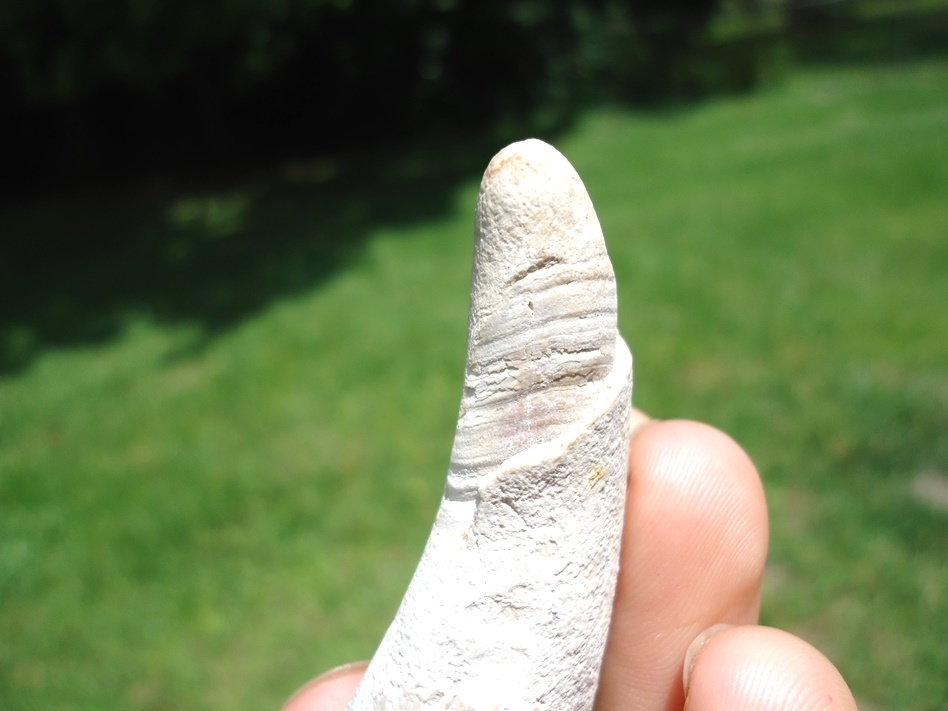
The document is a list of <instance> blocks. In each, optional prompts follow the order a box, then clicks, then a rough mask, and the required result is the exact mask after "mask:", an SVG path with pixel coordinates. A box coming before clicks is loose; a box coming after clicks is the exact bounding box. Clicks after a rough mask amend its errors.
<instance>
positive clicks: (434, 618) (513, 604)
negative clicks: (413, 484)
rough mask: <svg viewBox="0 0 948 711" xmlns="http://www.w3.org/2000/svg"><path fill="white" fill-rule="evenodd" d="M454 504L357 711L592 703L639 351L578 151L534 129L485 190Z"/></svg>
mask: <svg viewBox="0 0 948 711" xmlns="http://www.w3.org/2000/svg"><path fill="white" fill-rule="evenodd" d="M469 319H470V320H469V327H468V351H467V365H466V368H465V374H464V389H463V394H462V398H461V408H460V414H459V417H458V426H457V431H456V434H455V441H454V448H453V451H452V454H451V464H450V468H449V471H448V480H447V485H446V487H445V494H444V499H443V500H442V503H441V508H440V509H439V511H438V515H437V517H436V520H435V523H434V526H433V528H432V531H431V536H430V538H429V539H428V543H427V545H426V547H425V551H424V553H423V555H422V559H421V562H420V563H419V565H418V569H417V570H416V572H415V575H414V577H413V579H412V581H411V584H410V585H409V588H408V591H407V592H406V594H405V597H404V599H403V600H402V604H401V606H400V607H399V610H398V613H397V614H396V617H395V620H394V621H393V622H392V625H391V627H390V628H389V630H388V632H387V633H386V635H385V637H384V639H383V640H382V643H381V645H380V646H379V649H378V651H377V652H376V655H375V657H374V658H373V660H372V662H371V664H370V665H369V668H368V671H367V673H366V676H365V678H364V679H363V681H362V683H361V684H360V686H359V688H358V689H357V691H356V694H355V696H354V697H353V699H352V701H351V702H350V704H349V707H348V708H349V711H368V710H373V711H374V710H377V709H459V710H460V709H463V710H465V711H467V710H476V711H481V710H484V711H489V710H493V709H514V710H519V709H523V710H524V711H526V710H528V709H529V710H531V711H532V710H534V709H549V710H551V711H552V710H553V709H556V710H558V711H561V710H564V709H565V710H572V709H577V710H578V709H591V708H592V706H593V702H594V698H595V692H596V687H597V683H598V677H599V668H600V665H601V662H602V654H603V650H604V648H605V642H606V634H607V631H608V627H609V619H610V614H611V611H612V601H613V597H614V593H615V584H616V577H617V573H618V562H619V538H620V533H621V530H622V516H623V505H624V501H625V486H626V473H627V467H628V440H629V438H628V434H629V422H630V413H631V390H632V357H631V355H630V354H629V350H628V348H627V347H626V345H625V343H624V342H623V341H622V339H621V338H620V337H619V335H618V332H617V329H616V289H615V277H614V275H613V271H612V265H611V264H610V262H609V258H608V255H607V254H606V249H605V243H604V241H603V237H602V231H601V229H600V226H599V221H598V219H597V218H596V214H595V211H594V210H593V206H592V202H591V201H590V199H589V196H588V195H587V193H586V190H585V187H584V186H583V183H582V181H581V180H580V178H579V176H578V175H577V174H576V172H575V171H574V170H573V168H572V166H571V165H570V164H569V162H568V161H567V160H566V159H565V158H564V157H563V156H562V155H561V154H560V153H559V152H557V151H556V150H555V149H554V148H552V147H551V146H548V145H547V144H545V143H543V142H541V141H537V140H529V141H523V142H521V143H515V144H513V145H511V146H509V147H507V148H505V149H504V150H503V151H501V152H500V153H498V154H497V156H495V157H494V159H493V160H492V161H491V163H490V165H489V166H488V168H487V171H486V172H485V174H484V178H483V181H482V183H481V190H480V194H479V196H478V201H477V214H476V241H475V248H474V267H473V274H472V280H471V307H470V316H469Z"/></svg>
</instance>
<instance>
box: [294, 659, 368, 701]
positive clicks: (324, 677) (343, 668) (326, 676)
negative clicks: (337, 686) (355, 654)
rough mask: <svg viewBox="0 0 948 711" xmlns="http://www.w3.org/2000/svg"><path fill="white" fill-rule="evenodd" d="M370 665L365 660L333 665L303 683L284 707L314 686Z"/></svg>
mask: <svg viewBox="0 0 948 711" xmlns="http://www.w3.org/2000/svg"><path fill="white" fill-rule="evenodd" d="M368 666H369V663H368V662H367V661H364V662H349V663H348V664H341V665H340V666H338V667H333V668H332V669H330V670H329V671H324V672H323V673H322V674H320V675H319V676H317V677H316V678H314V679H310V680H309V681H307V682H306V683H305V684H303V685H302V686H301V687H300V688H299V689H297V690H296V691H294V692H293V694H292V695H290V698H288V699H287V700H286V703H284V704H283V708H287V707H289V706H290V705H291V703H292V702H293V700H294V699H296V698H297V697H299V696H300V695H302V694H304V693H306V692H307V691H308V690H309V689H311V688H313V687H314V686H319V685H320V684H325V683H326V682H328V681H332V680H333V679H335V678H336V677H340V676H345V675H347V674H351V673H352V672H356V671H364V670H365V669H366V667H368Z"/></svg>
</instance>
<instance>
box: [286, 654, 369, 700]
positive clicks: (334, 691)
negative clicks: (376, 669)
mask: <svg viewBox="0 0 948 711" xmlns="http://www.w3.org/2000/svg"><path fill="white" fill-rule="evenodd" d="M368 666H369V663H368V662H353V663H352V664H343V665H342V666H340V667H336V668H335V669H330V670H329V671H327V672H324V673H322V674H320V675H319V676H318V677H316V678H315V679H311V680H310V681H308V682H307V683H306V684H304V685H303V686H302V687H300V689H299V690H297V691H296V693H294V694H293V695H292V696H291V697H290V698H289V699H287V701H286V703H285V704H283V706H282V708H281V710H280V711H343V709H345V708H346V705H347V704H348V703H349V700H350V699H351V698H352V695H353V694H354V693H355V690H356V687H357V686H358V685H359V682H360V681H362V677H363V676H364V675H365V670H366V668H367V667H368Z"/></svg>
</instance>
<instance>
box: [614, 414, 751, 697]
mask: <svg viewBox="0 0 948 711" xmlns="http://www.w3.org/2000/svg"><path fill="white" fill-rule="evenodd" d="M629 468H630V479H629V495H628V501H627V503H626V517H625V528H624V531H623V539H622V559H621V564H620V571H619V584H618V588H617V590H616V601H615V605H614V609H613V619H612V625H611V628H610V632H609V641H608V644H607V648H606V655H605V658H604V660H603V670H602V676H601V682H600V689H599V695H598V697H597V703H596V708H597V711H613V710H614V709H623V710H625V709H642V710H652V709H654V710H655V711H659V710H661V711H666V710H668V709H673V708H678V709H680V708H681V706H682V704H683V703H684V690H683V687H682V682H681V679H682V666H683V662H684V658H685V653H686V651H687V650H688V646H689V645H690V644H691V642H692V640H694V639H695V637H697V636H698V634H699V633H700V632H701V631H702V630H705V629H707V628H708V627H710V626H712V625H714V624H717V623H731V624H752V623H754V622H756V621H757V614H758V610H759V605H760V581H761V577H762V575H763V569H764V562H765V559H766V556H767V538H768V527H767V508H766V503H765V500H764V495H763V489H762V487H761V484H760V479H759V477H758V476H757V471H756V470H755V468H754V465H753V464H752V463H751V461H750V459H749V458H748V457H747V455H746V454H745V453H744V451H743V450H742V449H741V448H740V447H739V446H738V445H737V444H736V443H735V442H734V441H733V440H731V439H730V438H729V437H727V436H726V435H724V434H723V433H721V432H720V431H718V430H716V429H714V428H712V427H708V426H707V425H702V424H699V423H695V422H685V421H670V422H657V423H655V422H653V423H650V424H647V425H644V426H643V427H641V428H640V429H638V430H637V431H636V432H635V433H634V436H633V440H632V446H631V451H630V455H629Z"/></svg>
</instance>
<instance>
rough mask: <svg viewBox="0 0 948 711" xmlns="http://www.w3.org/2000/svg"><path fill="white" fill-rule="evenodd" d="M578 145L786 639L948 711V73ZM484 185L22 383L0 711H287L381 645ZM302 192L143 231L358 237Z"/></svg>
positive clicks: (454, 382) (8, 495)
mask: <svg viewBox="0 0 948 711" xmlns="http://www.w3.org/2000/svg"><path fill="white" fill-rule="evenodd" d="M557 143H558V146H559V147H560V148H561V150H563V151H564V152H565V153H566V155H567V156H568V157H569V158H570V159H571V160H572V161H573V162H574V164H575V165H576V167H577V169H578V170H579V172H580V173H581V175H582V176H583V178H584V180H585V182H586V184H587V187H588V188H589V191H590V193H591V195H592V197H593V200H594V202H595V204H596V206H597V209H598V211H599V214H600V218H601V221H602V224H603V227H604V230H605V232H606V236H607V240H608V242H609V247H610V252H611V254H612V256H613V260H614V263H615V267H616V271H617V276H618V280H619V289H620V320H621V329H622V331H623V333H624V334H625V336H626V338H627V340H628V341H629V342H630V345H631V346H632V349H633V352H634V354H635V359H636V361H635V362H636V385H635V401H636V404H637V405H638V406H639V407H642V408H644V409H646V410H647V411H649V412H651V413H652V414H654V415H655V416H658V417H663V418H667V417H675V416H684V417H690V418H696V419H703V420H706V421H709V422H711V423H712V424H715V425H717V426H719V427H721V428H723V429H725V430H726V431H728V432H730V433H731V434H732V435H733V436H734V437H735V438H736V439H737V440H738V441H739V442H740V443H742V444H743V445H744V446H745V447H746V448H747V449H748V450H749V452H750V453H751V455H752V456H753V458H754V459H755V461H756V463H757V464H758V466H759V468H760V470H761V473H762V475H763V477H764V480H765V484H766V486H767V490H768V497H769V500H770V505H771V517H772V526H773V539H772V555H771V563H770V568H769V571H768V575H769V578H768V586H767V592H766V596H765V612H764V620H765V622H766V623H767V624H773V625H779V626H785V627H789V628H790V629H792V630H794V631H796V632H798V633H800V634H803V635H804V636H806V637H807V638H808V639H810V640H811V641H812V642H813V643H815V644H816V645H817V646H819V647H820V648H821V649H823V650H824V651H825V652H826V653H827V654H829V655H830V657H831V658H832V659H833V660H834V661H835V662H836V663H837V664H839V666H840V667H841V668H842V669H843V671H844V673H845V674H846V676H847V678H848V679H849V680H850V682H851V683H852V685H853V687H854V689H855V691H856V693H857V696H859V697H860V699H862V700H864V701H865V702H866V703H867V705H868V706H869V707H870V708H879V709H882V708H900V709H913V710H916V711H921V710H934V709H939V708H943V707H944V705H945V704H946V703H948V681H946V676H945V670H946V669H948V647H946V646H945V644H944V640H945V639H946V638H948V599H946V595H948V593H946V590H948V566H946V565H945V561H946V560H948V511H945V510H944V508H939V504H938V500H937V499H936V498H929V499H926V498H925V496H919V495H918V494H917V492H918V491H919V490H920V489H919V488H918V487H913V482H915V481H916V480H917V479H918V477H919V476H923V475H924V476H929V477H934V479H932V481H935V482H937V481H940V480H942V479H946V478H948V435H946V432H948V319H946V317H945V305H946V304H948V199H946V198H948V65H944V64H928V65H919V66H915V67H903V68H900V69H897V70H896V69H859V70H855V69H842V70H836V71H832V72H821V73H810V74H806V75H803V76H800V77H797V78H795V79H793V80H791V81H790V82H789V83H788V84H787V85H786V86H784V87H781V88H780V89H777V90H773V91H771V92H768V93H765V94H761V95H759V96H756V97H750V98H734V99H721V100H717V101H714V102H710V103H707V104H704V105H700V106H697V107H693V108H690V109H682V110H678V111H669V112H665V113H646V114H634V113H628V112H624V111H605V110H604V111H599V112H594V113H591V114H589V115H588V116H587V117H586V118H585V119H584V120H583V121H582V122H581V124H580V125H579V126H578V127H577V128H576V129H575V130H574V131H572V132H571V133H569V134H568V135H565V136H562V137H560V138H559V139H558V141H557ZM489 158H490V155H489V154H485V155H484V156H483V163H484V164H485V165H486V162H487V160H488V159H489ZM321 189H322V188H321V187H320V186H319V185H318V184H317V185H315V186H314V187H313V188H312V194H313V195H314V196H315V197H314V198H313V199H317V198H318V196H319V194H320V193H319V191H320V190H321ZM387 189H388V188H387V187H386V186H385V185H382V186H370V187H366V188H364V192H362V193H360V192H358V191H359V187H358V185H357V184H356V185H355V186H354V187H351V188H347V190H350V191H352V192H349V193H346V194H345V195H343V196H342V198H340V200H341V202H342V203H343V204H345V205H348V207H346V210H350V208H351V210H350V212H344V211H343V212H341V213H339V214H341V215H343V217H344V216H345V215H352V219H353V220H355V219H357V218H359V215H361V214H362V212H360V210H364V209H368V208H364V207H363V208H360V207H359V206H360V205H366V204H367V205H372V204H374V203H376V202H384V201H386V200H389V199H390V197H389V195H388V193H386V192H385V191H386V190H387ZM426 189H427V188H426V187H425V186H420V187H418V188H417V189H415V190H416V192H412V190H411V189H406V191H405V194H403V195H400V196H399V199H400V200H405V201H411V200H417V201H419V202H420V201H424V200H426V199H427V195H426V193H425V192H424V191H425V190H426ZM476 189H477V178H476V177H475V176H471V178H470V179H468V180H467V181H466V182H464V183H463V184H461V185H460V186H459V187H458V188H457V189H456V191H455V193H454V194H453V196H452V198H451V200H450V204H449V205H447V207H446V208H445V209H442V210H438V211H432V212H431V214H430V215H428V216H424V217H417V218H413V219H392V220H390V221H386V220H376V221H374V222H366V226H365V235H364V241H363V242H361V243H359V244H358V245H355V246H354V247H353V251H352V253H351V255H349V256H348V257H347V259H346V260H342V261H340V262H339V263H338V264H337V265H336V267H335V268H333V269H331V270H328V271H326V272H325V273H323V272H320V276H319V278H318V279H313V280H312V285H311V286H309V287H307V286H306V283H307V281H306V280H307V274H309V273H310V272H309V271H307V269H310V267H309V266H305V264H309V263H308V262H307V263H305V264H304V262H303V260H302V259H301V261H300V264H301V265H303V266H301V267H300V270H299V273H297V272H294V271H292V270H291V269H289V267H286V266H285V265H284V266H283V267H281V269H284V270H285V271H283V272H279V274H281V275H282V274H289V275H291V276H292V275H296V276H295V277H294V278H297V279H298V280H299V284H300V286H299V288H296V289H294V290H291V291H286V292H282V291H279V292H276V293H277V295H276V296H274V298H272V299H269V300H264V301H262V302H261V303H262V305H261V306H259V308H256V309H253V310H248V312H247V313H246V315H245V316H244V317H243V318H242V319H237V320H235V321H234V322H232V323H228V324H227V327H226V328H219V329H216V330H213V332H211V331H209V330H208V327H207V325H206V323H204V322H203V321H202V319H201V318H198V317H195V318H194V319H192V320H189V319H188V318H185V317H181V318H168V317H167V314H166V313H165V312H162V311H161V310H156V309H150V308H149V305H148V303H147V302H146V303H130V304H129V305H128V309H127V313H126V314H125V315H124V316H123V319H124V321H123V324H124V325H123V326H122V328H120V329H119V330H118V333H117V335H116V336H115V337H114V338H110V339H104V340H103V339H99V340H95V339H90V340H89V341H88V342H85V343H82V342H75V343H71V344H67V345H58V346H57V345H56V344H53V345H50V346H49V347H46V348H41V349H39V350H38V351H37V352H36V355H35V357H33V358H32V359H31V360H30V361H29V363H28V365H26V366H24V367H23V368H21V369H19V370H16V371H11V372H9V373H8V374H7V375H6V376H5V377H4V379H3V380H0V706H2V707H3V708H6V709H32V708H70V709H75V708H90V709H92V708H95V709H109V708H115V709H127V708H137V709H174V708H187V709H212V708H213V709H219V708H247V709H250V708H275V707H277V706H278V704H279V702H280V700H281V698H282V697H284V696H286V695H287V694H288V693H290V692H291V691H292V690H293V688H294V687H295V686H296V685H298V684H300V683H301V682H302V681H304V680H305V679H306V678H308V677H309V676H311V675H313V674H315V673H317V672H318V671H320V670H322V669H324V668H326V667H329V666H331V665H335V664H338V663H341V662H344V661H347V660H351V659H355V658H365V657H368V656H370V655H371V653H372V651H373V649H374V646H375V644H376V643H377V641H378V639H379V637H380V635H381V633H382V631H383V630H384V628H385V626H386V624H387V621H388V620H389V619H390V617H391V615H392V613H393V611H394V609H395V606H396V605H397V603H398V601H399V599H400V595H401V592H402V590H403V588H404V586H405V584H406V583H407V581H408V578H409V577H410V575H411V572H412V569H413V567H414V564H415V562H416V560H417V557H418V555H419V554H420V551H421V546H422V545H423V543H424V539H425V536H426V534H427V530H428V527H429V525H430V521H431V518H432V516H433V513H434V509H435V507H436V505H437V502H438V499H439V498H440V493H441V486H442V484H443V476H444V470H445V465H446V462H447V458H448V454H449V450H450V446H451V438H452V434H453V427H454V417H455V414H456V409H457V404H458V399H459V396H460V378H461V368H462V365H463V353H464V338H465V332H466V308H467V288H468V277H469V268H470V267H469V260H470V253H471V236H472V232H473V225H472V221H473V220H472V217H473V201H474V196H475V194H476ZM281 190H284V192H281ZM233 196H239V199H237V198H234V197H233ZM251 196H253V197H251ZM307 199H308V197H307V194H306V193H305V191H304V192H302V193H301V192H300V189H299V188H290V187H287V188H285V189H281V188H271V189H269V191H264V192H263V193H260V192H259V191H257V190H256V188H253V187H251V188H248V189H246V190H243V189H237V190H229V191H227V192H226V194H225V193H222V194H221V195H220V196H218V197H215V196H213V195H211V196H203V195H202V196H189V195H185V196H180V197H176V198H174V199H171V200H168V201H167V204H165V205H164V207H163V208H162V210H160V211H157V212H156V213H155V214H156V215H158V216H159V217H156V218H155V220H156V221H155V222H154V223H149V224H148V225H146V226H145V227H143V228H142V229H146V228H147V229H151V230H157V231H161V230H167V231H172V230H192V231H193V230H200V229H205V228H206V231H207V235H206V238H207V239H211V240H218V241H220V243H221V244H224V245H226V244H227V240H229V239H233V236H232V235H234V234H237V235H238V236H239V234H240V233H241V230H246V229H248V228H247V226H246V225H247V224H253V223H254V221H255V220H256V222H257V223H260V220H261V218H260V216H261V215H268V216H271V217H270V218H268V220H265V221H264V225H263V226H264V227H266V225H267V224H277V223H280V224H282V222H285V223H286V224H291V225H293V229H294V230H295V232H294V234H297V233H298V234H301V235H304V237H305V235H307V234H309V233H312V234H313V235H314V237H325V235H326V234H327V233H329V234H330V235H331V234H334V233H332V232H331V231H332V230H334V229H337V226H338V224H340V223H339V222H338V220H340V219H342V218H340V217H339V215H334V217H333V218H332V220H324V219H323V218H322V216H321V215H322V213H321V212H320V211H318V210H313V209H308V210H307V209H305V208H304V207H303V206H305V205H306V204H307V203H306V200H307ZM347 200H348V201H349V202H346V201H347ZM349 203H351V205H350V204H349ZM143 219H144V218H143ZM359 219H361V218H359ZM281 221H282V222H281ZM66 222H68V221H66ZM363 222H365V221H364V220H363ZM205 223H206V224H205ZM202 225H203V227H202ZM187 234H191V233H187ZM202 234H203V233H202ZM192 237H193V235H192ZM203 238H204V237H202V239H203ZM168 244H172V245H173V244H177V242H175V240H169V241H168ZM294 244H295V243H294ZM302 244H303V245H304V246H305V240H304V242H303V243H302ZM300 249H303V247H300ZM171 256H174V255H171ZM175 258H178V257H175ZM180 258H182V259H184V258H186V255H184V256H182V257H180ZM292 259H293V254H290V255H289V257H287V260H288V261H287V262H286V264H290V265H292V264H293V262H292ZM304 267H305V268H304ZM79 283H80V284H81V282H79ZM251 286H254V288H257V287H258V286H259V284H257V283H256V282H255V283H254V284H253V285H248V287H247V288H251ZM173 287H174V285H170V286H169V288H173ZM88 288H89V289H93V288H95V287H94V285H91V284H90V285H89V286H88ZM80 297H81V294H80V295H78V296H77V300H78V301H81V298H80ZM28 325H29V324H26V325H24V328H27V327H28ZM939 478H940V479H939ZM936 485H937V484H936ZM913 492H914V493H913Z"/></svg>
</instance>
